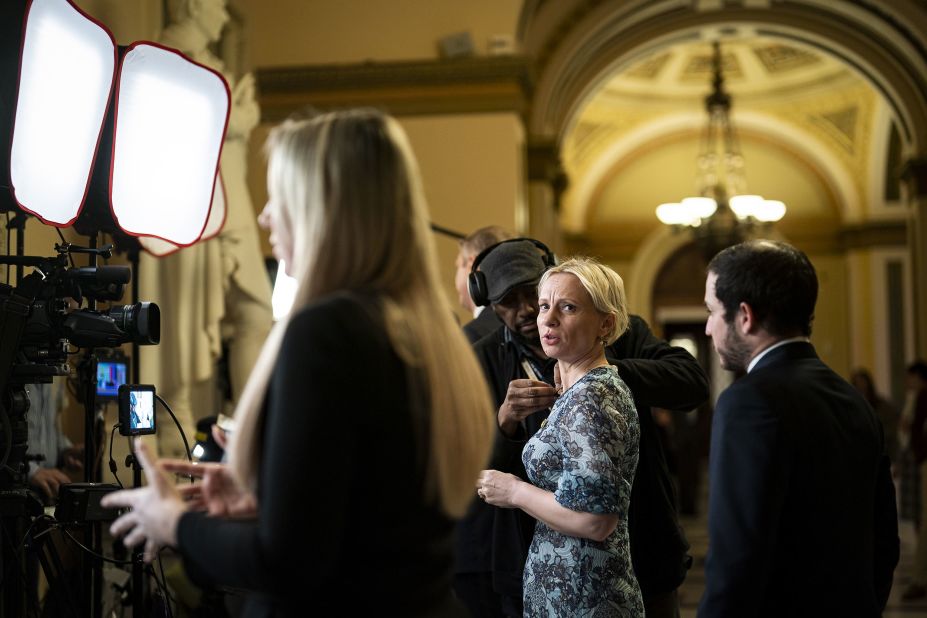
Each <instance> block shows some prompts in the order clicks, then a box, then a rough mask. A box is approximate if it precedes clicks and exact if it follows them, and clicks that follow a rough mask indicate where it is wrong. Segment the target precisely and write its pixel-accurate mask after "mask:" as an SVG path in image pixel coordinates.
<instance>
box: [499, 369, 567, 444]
mask: <svg viewBox="0 0 927 618" xmlns="http://www.w3.org/2000/svg"><path fill="white" fill-rule="evenodd" d="M556 400H557V391H556V389H554V387H553V386H551V385H550V384H547V383H546V382H537V381H535V380H512V381H511V382H509V388H508V391H506V393H505V401H503V402H502V406H501V407H500V408H499V416H498V420H499V428H500V429H502V433H504V434H505V435H507V436H509V437H511V436H514V435H515V433H516V432H517V431H518V427H519V425H520V424H521V422H522V421H523V420H524V419H525V418H527V417H529V416H531V415H532V414H534V413H535V412H540V411H541V410H546V409H547V408H549V407H550V406H551V405H552V404H553V403H554V401H556Z"/></svg>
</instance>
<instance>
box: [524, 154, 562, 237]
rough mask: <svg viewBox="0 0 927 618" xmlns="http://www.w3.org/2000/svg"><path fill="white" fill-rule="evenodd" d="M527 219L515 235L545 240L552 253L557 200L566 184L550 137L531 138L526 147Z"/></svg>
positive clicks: (557, 224) (557, 225)
mask: <svg viewBox="0 0 927 618" xmlns="http://www.w3.org/2000/svg"><path fill="white" fill-rule="evenodd" d="M527 150H528V152H527V161H528V220H527V221H519V222H518V224H519V232H521V233H524V234H526V235H528V236H531V237H532V238H537V239H539V240H544V241H546V242H547V243H548V244H549V245H550V248H551V249H552V250H554V251H557V250H558V247H559V245H560V200H561V199H562V197H563V193H564V191H566V188H567V186H568V185H569V179H568V178H567V175H566V171H564V169H563V165H562V164H561V162H560V147H559V145H558V144H557V142H556V140H554V139H550V138H531V139H529V140H528V147H527Z"/></svg>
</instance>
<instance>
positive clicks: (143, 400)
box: [129, 390, 154, 432]
mask: <svg viewBox="0 0 927 618" xmlns="http://www.w3.org/2000/svg"><path fill="white" fill-rule="evenodd" d="M129 426H130V427H131V428H132V431H133V432H134V431H143V430H145V429H153V428H154V393H153V392H152V391H141V390H140V391H132V392H131V393H129Z"/></svg>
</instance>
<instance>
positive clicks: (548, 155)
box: [527, 137, 570, 212]
mask: <svg viewBox="0 0 927 618" xmlns="http://www.w3.org/2000/svg"><path fill="white" fill-rule="evenodd" d="M527 159H528V182H544V183H547V184H549V185H550V188H551V190H552V191H553V195H554V208H555V209H556V210H557V211H558V212H559V210H560V197H561V196H562V195H563V192H564V191H566V190H567V187H568V186H569V185H570V179H569V177H568V176H567V173H566V170H564V169H563V163H562V162H561V161H560V145H559V144H558V143H557V140H556V139H553V138H547V137H531V138H529V139H528V146H527Z"/></svg>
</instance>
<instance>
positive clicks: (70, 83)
mask: <svg viewBox="0 0 927 618" xmlns="http://www.w3.org/2000/svg"><path fill="white" fill-rule="evenodd" d="M115 66H116V43H115V41H114V40H113V36H112V34H111V33H110V32H109V30H107V29H106V28H104V27H103V26H102V25H100V24H98V23H96V22H94V21H93V20H92V19H90V18H89V17H88V16H87V15H85V14H84V13H82V12H81V11H80V10H79V9H77V8H76V7H75V6H74V5H73V4H72V3H71V2H69V1H68V0H33V2H32V3H31V4H30V5H29V8H28V10H27V13H26V22H25V27H24V34H23V41H22V52H21V61H20V71H19V92H18V96H17V102H16V113H15V119H14V125H13V139H12V146H11V149H10V182H11V185H12V190H13V194H14V198H15V200H16V202H17V203H18V204H19V206H20V208H22V209H23V210H25V211H27V212H30V213H32V214H34V215H35V216H36V217H38V218H39V219H41V220H42V221H43V222H44V223H47V224H51V225H55V226H58V227H64V226H67V225H70V224H71V223H72V222H73V221H74V220H75V219H76V218H77V215H78V214H79V213H80V210H81V208H82V206H83V203H84V199H85V197H86V194H87V189H88V184H89V179H90V171H91V168H92V166H93V161H94V156H95V152H96V148H97V144H98V142H99V140H100V134H101V131H102V127H103V117H104V114H105V113H106V107H107V103H108V100H109V98H110V93H111V90H112V86H113V76H114V72H115ZM3 147H6V146H5V145H4V146H3Z"/></svg>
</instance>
